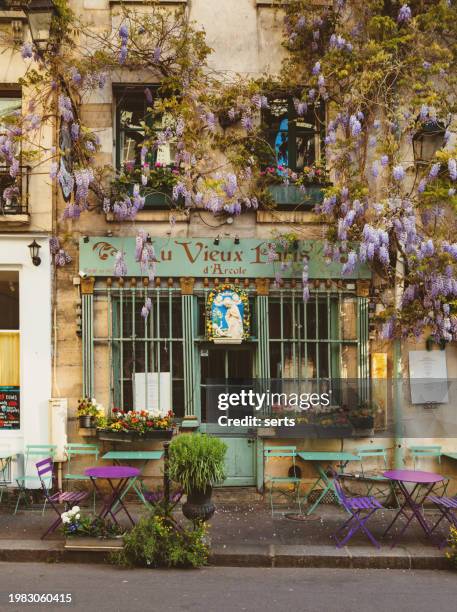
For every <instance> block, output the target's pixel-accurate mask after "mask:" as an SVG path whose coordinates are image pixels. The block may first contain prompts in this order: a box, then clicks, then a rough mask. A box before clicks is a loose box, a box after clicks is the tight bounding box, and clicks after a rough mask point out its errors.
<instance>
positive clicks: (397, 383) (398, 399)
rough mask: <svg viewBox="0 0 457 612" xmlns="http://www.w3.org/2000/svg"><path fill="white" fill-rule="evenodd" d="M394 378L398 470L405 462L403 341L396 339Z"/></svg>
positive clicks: (396, 466)
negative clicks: (403, 434)
mask: <svg viewBox="0 0 457 612" xmlns="http://www.w3.org/2000/svg"><path fill="white" fill-rule="evenodd" d="M392 370H393V371H392V379H393V383H394V393H393V402H394V419H395V422H394V427H395V438H394V466H395V469H396V470H401V469H402V468H403V467H404V463H403V437H402V421H401V416H402V399H403V398H402V395H403V394H402V367H401V341H400V340H398V339H395V340H394V345H393V368H392Z"/></svg>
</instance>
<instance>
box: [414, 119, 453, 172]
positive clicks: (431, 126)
mask: <svg viewBox="0 0 457 612" xmlns="http://www.w3.org/2000/svg"><path fill="white" fill-rule="evenodd" d="M445 133H446V127H445V125H444V124H443V123H442V122H441V121H429V122H427V123H424V124H423V125H422V126H421V127H420V128H419V129H418V130H417V132H416V133H415V134H414V137H413V152H414V160H415V162H416V163H419V164H421V163H422V164H428V163H430V162H431V161H432V159H433V158H434V157H435V153H436V152H437V151H438V150H439V149H441V147H442V146H443V145H444V139H445Z"/></svg>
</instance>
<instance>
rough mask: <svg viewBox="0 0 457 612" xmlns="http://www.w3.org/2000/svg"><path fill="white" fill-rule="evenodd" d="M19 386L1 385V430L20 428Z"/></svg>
mask: <svg viewBox="0 0 457 612" xmlns="http://www.w3.org/2000/svg"><path fill="white" fill-rule="evenodd" d="M19 406H20V403H19V387H2V386H0V430H2V429H19V428H20V419H19Z"/></svg>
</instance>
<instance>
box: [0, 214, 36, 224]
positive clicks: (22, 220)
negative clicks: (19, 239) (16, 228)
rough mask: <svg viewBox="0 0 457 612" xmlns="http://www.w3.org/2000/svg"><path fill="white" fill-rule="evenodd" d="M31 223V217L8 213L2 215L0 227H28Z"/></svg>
mask: <svg viewBox="0 0 457 612" xmlns="http://www.w3.org/2000/svg"><path fill="white" fill-rule="evenodd" d="M29 223H30V215H29V214H24V215H9V214H8V213H6V214H5V213H3V214H0V225H9V226H11V225H28V224H29Z"/></svg>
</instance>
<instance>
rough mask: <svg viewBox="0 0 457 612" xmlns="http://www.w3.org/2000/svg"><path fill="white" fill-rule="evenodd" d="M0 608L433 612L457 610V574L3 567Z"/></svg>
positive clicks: (97, 611)
mask: <svg viewBox="0 0 457 612" xmlns="http://www.w3.org/2000/svg"><path fill="white" fill-rule="evenodd" d="M0 583H1V589H0V590H1V601H0V610H1V611H2V612H3V611H5V612H6V611H11V612H12V611H13V610H27V609H28V610H35V609H41V610H68V611H69V612H75V611H78V612H79V611H81V612H83V611H84V612H105V611H106V612H137V611H138V612H145V611H151V610H152V611H154V612H156V611H157V612H169V611H170V612H171V611H173V612H178V611H180V610H190V611H198V612H203V611H205V612H213V611H214V612H235V611H236V612H239V611H244V610H246V611H248V612H257V611H259V612H270V611H271V612H273V611H274V612H286V611H287V610H297V611H303V612H320V611H321V610H322V612H324V611H325V612H356V611H360V610H363V611H364V612H371V611H373V612H380V611H383V610H386V611H389V612H391V611H392V610H394V611H398V612H400V611H401V612H410V611H411V612H422V611H423V612H430V610H439V609H441V610H455V609H456V606H457V604H456V601H457V573H454V572H447V571H427V570H418V571H399V570H346V569H341V570H338V569H295V568H294V569H262V568H229V567H226V568H224V567H217V568H216V567H214V568H205V569H202V570H194V571H176V570H148V569H144V570H142V569H138V570H125V569H117V568H112V567H110V566H105V565H103V566H102V565H78V564H69V563H68V564H49V565H46V564H42V563H0ZM10 594H13V599H14V594H30V595H33V594H55V595H56V594H59V595H65V594H71V599H72V601H71V603H68V604H60V603H24V604H20V603H19V604H18V603H9V600H10Z"/></svg>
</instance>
